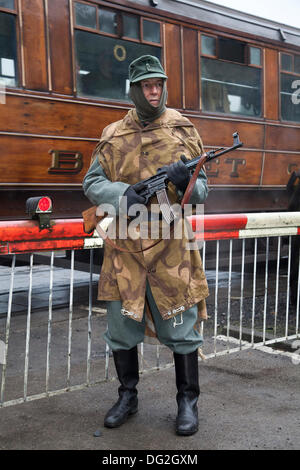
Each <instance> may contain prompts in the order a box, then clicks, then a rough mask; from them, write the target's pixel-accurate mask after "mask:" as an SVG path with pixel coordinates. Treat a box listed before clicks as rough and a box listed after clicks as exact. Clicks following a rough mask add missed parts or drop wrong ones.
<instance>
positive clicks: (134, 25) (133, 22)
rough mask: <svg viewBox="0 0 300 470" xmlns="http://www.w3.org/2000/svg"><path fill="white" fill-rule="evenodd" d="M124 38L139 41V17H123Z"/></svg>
mask: <svg viewBox="0 0 300 470" xmlns="http://www.w3.org/2000/svg"><path fill="white" fill-rule="evenodd" d="M123 36H125V37H126V38H131V39H139V37H140V23H139V18H138V17H137V16H131V15H123Z"/></svg>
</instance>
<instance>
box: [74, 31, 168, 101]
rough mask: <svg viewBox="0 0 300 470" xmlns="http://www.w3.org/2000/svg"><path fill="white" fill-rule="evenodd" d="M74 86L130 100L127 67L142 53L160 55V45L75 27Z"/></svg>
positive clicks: (90, 93)
mask: <svg viewBox="0 0 300 470" xmlns="http://www.w3.org/2000/svg"><path fill="white" fill-rule="evenodd" d="M75 42H76V57H77V67H78V74H77V86H78V93H79V95H81V96H95V97H100V98H107V99H113V100H125V101H129V97H128V92H129V83H128V67H129V64H130V62H132V61H133V60H134V59H136V58H137V57H139V56H141V55H144V54H151V55H155V56H156V57H158V58H159V59H160V58H161V57H160V56H161V54H160V51H161V50H160V48H158V47H154V46H150V45H147V44H139V43H136V42H130V41H125V40H122V39H118V38H111V37H106V36H100V35H95V34H93V33H88V32H86V31H75Z"/></svg>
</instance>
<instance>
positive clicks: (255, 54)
mask: <svg viewBox="0 0 300 470" xmlns="http://www.w3.org/2000/svg"><path fill="white" fill-rule="evenodd" d="M249 52H250V61H249V63H250V65H261V49H259V48H258V47H249Z"/></svg>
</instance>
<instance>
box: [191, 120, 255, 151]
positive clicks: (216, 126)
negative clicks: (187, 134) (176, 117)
mask: <svg viewBox="0 0 300 470" xmlns="http://www.w3.org/2000/svg"><path fill="white" fill-rule="evenodd" d="M189 119H190V120H191V121H192V122H193V124H194V125H195V126H196V128H197V129H198V132H199V134H200V136H201V138H202V140H203V144H204V145H213V146H216V147H223V146H226V147H228V146H231V145H232V142H233V138H232V134H233V133H234V132H235V131H237V132H238V133H239V136H240V140H241V142H243V144H244V147H246V148H253V149H262V148H263V145H264V137H263V134H264V129H263V125H261V124H255V123H253V124H252V123H249V122H243V121H240V122H235V121H225V120H224V121H223V120H222V119H209V118H204V119H199V118H194V117H189Z"/></svg>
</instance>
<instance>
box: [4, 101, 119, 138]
mask: <svg viewBox="0 0 300 470" xmlns="http://www.w3.org/2000/svg"><path fill="white" fill-rule="evenodd" d="M1 107H2V109H3V113H0V129H1V131H8V132H26V133H30V134H46V135H59V136H73V137H85V138H100V135H101V132H102V130H103V128H104V127H105V126H107V125H108V124H110V123H111V122H113V121H116V120H118V119H121V118H122V117H123V116H124V115H125V113H126V110H118V109H113V108H104V107H100V106H91V105H86V104H82V103H79V102H77V103H76V102H68V101H67V100H66V101H55V100H51V99H49V100H48V99H40V98H30V97H28V98H25V97H24V96H22V97H18V96H10V95H8V96H7V98H6V104H5V105H1Z"/></svg>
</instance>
